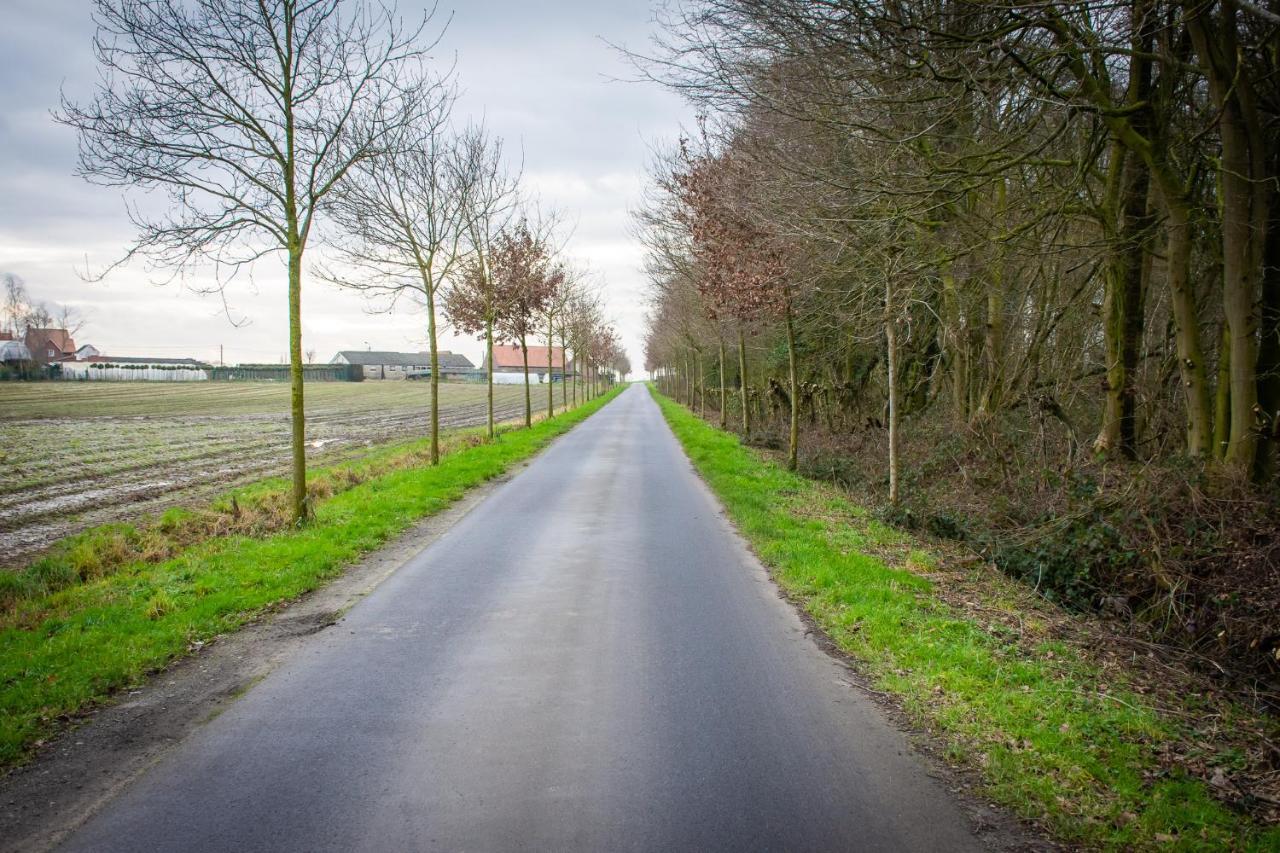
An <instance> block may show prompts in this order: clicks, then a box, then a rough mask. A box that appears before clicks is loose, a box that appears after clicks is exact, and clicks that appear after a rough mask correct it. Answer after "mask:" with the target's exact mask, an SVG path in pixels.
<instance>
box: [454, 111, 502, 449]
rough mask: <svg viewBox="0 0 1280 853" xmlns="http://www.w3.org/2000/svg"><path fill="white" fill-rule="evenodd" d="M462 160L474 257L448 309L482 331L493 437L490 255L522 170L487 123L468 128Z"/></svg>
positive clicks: (460, 324) (463, 327) (469, 328)
mask: <svg viewBox="0 0 1280 853" xmlns="http://www.w3.org/2000/svg"><path fill="white" fill-rule="evenodd" d="M458 150H459V154H460V156H459V157H458V161H457V162H458V164H459V166H460V168H461V169H462V170H463V171H464V172H465V173H466V174H468V175H470V176H471V177H470V179H469V180H467V181H465V182H462V184H461V185H462V186H464V187H465V189H466V195H465V196H464V197H463V200H462V209H463V219H464V222H465V227H466V232H467V239H468V240H469V242H470V252H469V254H468V261H467V263H466V264H464V266H463V267H462V268H461V269H460V271H459V275H458V276H457V277H456V278H455V279H454V280H453V282H452V283H451V286H450V288H449V289H448V290H447V291H446V292H445V306H444V307H445V315H446V317H448V319H449V320H450V322H451V323H453V325H454V326H455V327H456V328H458V329H459V330H460V331H463V332H465V333H468V334H476V333H482V334H483V340H484V347H485V349H484V353H485V365H486V371H485V372H486V376H485V384H486V397H487V402H488V405H487V417H486V420H485V423H486V427H487V430H488V435H489V438H493V432H494V430H493V427H494V423H493V329H494V322H495V319H496V315H497V307H498V306H497V304H496V302H495V292H494V287H493V275H492V272H491V266H490V258H491V257H492V254H493V244H494V241H495V240H496V239H497V237H498V235H499V234H500V233H501V232H502V229H503V228H504V227H506V224H507V222H508V220H509V219H510V217H511V215H512V213H513V211H514V210H515V209H516V207H517V189H518V187H519V173H518V172H511V171H509V170H508V167H507V164H506V161H505V159H504V156H503V146H502V141H501V140H500V139H497V138H495V137H493V136H491V135H490V134H489V132H488V131H487V130H486V129H485V128H484V126H483V125H475V126H473V127H471V128H468V129H467V131H466V132H465V133H463V134H462V136H461V138H460V140H459V143H458Z"/></svg>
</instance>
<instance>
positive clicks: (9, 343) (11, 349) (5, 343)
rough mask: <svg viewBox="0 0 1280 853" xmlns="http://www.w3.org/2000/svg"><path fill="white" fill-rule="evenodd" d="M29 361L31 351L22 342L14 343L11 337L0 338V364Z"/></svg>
mask: <svg viewBox="0 0 1280 853" xmlns="http://www.w3.org/2000/svg"><path fill="white" fill-rule="evenodd" d="M27 361H31V351H30V350H29V349H27V345H26V344H24V343H23V342H22V341H15V340H14V339H13V336H11V335H10V336H8V337H5V338H0V362H9V363H11V364H18V363H21V362H27Z"/></svg>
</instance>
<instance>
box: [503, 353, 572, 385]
mask: <svg viewBox="0 0 1280 853" xmlns="http://www.w3.org/2000/svg"><path fill="white" fill-rule="evenodd" d="M485 368H486V369H487V368H488V361H487V360H486V361H485ZM510 373H515V374H519V375H520V376H521V379H520V381H521V382H523V381H524V355H523V353H521V351H520V346H519V345H518V344H494V345H493V375H494V378H495V381H501V380H498V379H497V377H498V376H499V375H500V374H510ZM550 379H551V381H553V382H559V381H560V380H562V379H564V349H563V348H561V347H552V348H551V377H550ZM529 381H530V382H546V381H547V348H546V347H539V346H533V347H529Z"/></svg>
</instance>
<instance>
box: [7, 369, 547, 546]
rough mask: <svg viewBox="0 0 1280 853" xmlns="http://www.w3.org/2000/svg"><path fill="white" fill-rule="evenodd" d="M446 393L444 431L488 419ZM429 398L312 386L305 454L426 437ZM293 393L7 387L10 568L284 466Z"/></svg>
mask: <svg viewBox="0 0 1280 853" xmlns="http://www.w3.org/2000/svg"><path fill="white" fill-rule="evenodd" d="M534 390H535V397H534V405H535V407H537V405H538V403H539V402H540V401H542V400H545V397H544V396H541V395H539V394H538V389H534ZM440 392H441V417H440V423H441V426H447V427H459V426H477V425H480V424H483V423H484V421H485V388H484V386H483V385H450V384H446V385H442V386H441V388H440ZM428 394H429V388H428V386H427V384H426V383H418V382H351V383H349V382H332V383H315V384H311V385H308V386H307V418H308V423H307V439H308V456H309V458H310V459H311V460H312V461H313V462H320V463H323V462H329V461H334V460H336V459H341V458H345V457H349V456H352V455H356V454H358V453H360V452H361V451H363V450H364V449H365V448H367V447H370V446H372V445H375V444H379V443H383V442H387V441H391V440H395V439H405V438H414V437H417V436H421V435H424V434H425V433H426V430H427V405H428V399H429V397H428ZM541 394H545V389H543V390H542V392H541ZM288 395H289V389H288V387H287V386H286V385H284V384H282V383H272V382H262V383H248V382H246V383H222V382H220V383H183V384H178V383H159V382H156V383H145V382H138V383H133V382H127V383H117V382H111V383H108V382H102V383H70V382H67V383H50V382H44V383H19V382H6V383H0V566H14V565H18V564H21V563H23V562H24V561H25V560H26V559H28V558H29V557H30V556H31V555H33V554H35V553H37V552H38V551H40V550H42V549H43V548H45V547H47V546H48V545H49V544H50V543H52V542H53V541H54V540H56V539H59V538H61V537H63V536H66V535H67V534H69V533H74V532H76V531H78V530H82V529H84V528H86V527H90V526H93V525H96V524H102V523H104V522H109V521H120V520H124V519H130V518H136V517H138V516H140V515H144V514H147V513H151V512H156V511H159V510H162V509H164V508H166V507H169V506H173V505H176V504H184V503H194V502H199V501H201V500H205V499H208V498H209V497H210V496H212V495H213V494H217V493H220V492H223V491H225V490H226V489H227V488H228V487H230V486H234V485H237V484H241V483H245V482H249V481H252V480H257V479H261V478H263V477H266V476H270V475H274V474H280V473H283V472H284V471H285V470H286V468H287V461H288V449H289V419H288V415H287V413H286V412H287V406H288ZM494 402H495V407H496V410H497V416H498V418H499V419H500V420H513V419H516V418H519V417H522V416H523V413H524V388H523V386H497V387H495V388H494Z"/></svg>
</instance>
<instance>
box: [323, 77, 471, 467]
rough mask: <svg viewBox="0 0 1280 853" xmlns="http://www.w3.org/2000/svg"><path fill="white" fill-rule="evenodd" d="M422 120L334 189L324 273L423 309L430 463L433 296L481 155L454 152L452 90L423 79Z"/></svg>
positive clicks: (435, 417) (436, 430) (455, 243)
mask: <svg viewBox="0 0 1280 853" xmlns="http://www.w3.org/2000/svg"><path fill="white" fill-rule="evenodd" d="M427 88H429V89H430V91H429V92H427V93H426V94H423V95H421V97H420V101H421V102H422V103H423V104H425V105H427V106H426V108H424V109H423V111H422V117H421V118H420V120H419V121H418V122H417V123H416V124H414V125H412V126H410V127H406V128H404V129H403V130H402V131H401V132H400V133H398V134H396V135H395V136H394V137H393V138H392V139H391V140H390V141H389V144H388V148H387V155H386V156H383V157H375V158H371V159H369V160H365V161H364V162H362V163H360V164H358V165H357V166H356V167H355V169H353V170H352V172H351V176H350V179H349V180H348V181H346V182H345V184H344V185H343V186H342V187H341V188H340V189H339V190H338V191H337V192H336V193H335V196H334V199H335V202H334V205H333V208H332V213H333V218H334V220H335V221H336V222H337V223H338V224H339V225H340V226H342V228H343V230H344V231H345V232H346V235H347V236H346V237H345V238H339V242H338V248H337V252H336V260H337V263H338V264H339V265H340V266H342V267H345V268H346V269H345V270H341V271H335V268H328V269H326V271H325V273H324V277H325V278H326V279H328V280H330V281H333V282H335V283H337V284H339V285H341V286H344V287H349V288H352V289H354V290H357V291H359V292H361V293H363V294H365V295H366V296H368V297H370V298H373V299H385V300H386V310H388V311H390V310H392V309H394V307H395V305H396V303H397V301H398V300H400V299H401V298H403V297H407V298H410V299H412V300H414V301H415V302H417V303H419V304H420V305H421V307H422V308H423V310H425V312H426V315H427V342H428V347H429V349H430V354H431V429H430V432H431V464H432V465H436V464H438V463H439V462H440V357H439V346H438V334H437V323H436V315H437V311H436V308H437V304H438V301H439V296H440V288H441V287H442V285H443V284H444V282H445V281H446V280H448V278H449V277H450V276H451V275H452V274H453V271H454V269H455V267H456V266H457V264H458V261H459V259H460V258H461V257H462V255H463V253H464V251H465V249H466V241H467V234H468V232H467V207H466V200H467V198H468V197H469V196H470V195H471V194H472V193H473V184H475V183H476V181H478V180H479V179H480V178H481V174H480V173H479V167H480V165H481V164H480V163H479V162H477V161H476V160H475V159H473V158H470V157H467V156H466V155H465V149H464V150H462V151H461V152H460V150H459V148H458V147H457V145H456V143H455V139H454V137H453V135H452V133H451V132H450V129H449V114H450V110H451V108H452V105H453V101H454V97H455V95H454V92H453V90H452V88H451V87H449V86H448V85H447V84H446V83H444V82H435V83H432V84H427Z"/></svg>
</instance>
